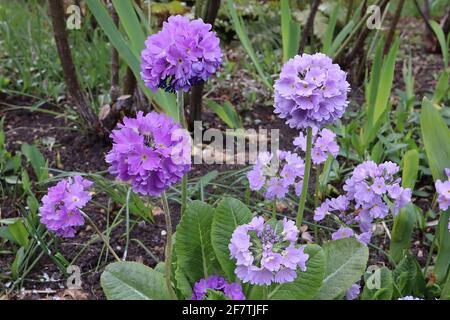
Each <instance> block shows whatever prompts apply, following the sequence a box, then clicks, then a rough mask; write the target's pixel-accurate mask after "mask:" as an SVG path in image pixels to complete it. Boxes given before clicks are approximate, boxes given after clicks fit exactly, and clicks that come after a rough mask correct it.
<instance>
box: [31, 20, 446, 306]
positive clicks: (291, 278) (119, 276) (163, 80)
mask: <svg viewBox="0 0 450 320" xmlns="http://www.w3.org/2000/svg"><path fill="white" fill-rule="evenodd" d="M141 59H142V63H141V77H142V80H143V81H144V83H145V85H146V86H147V87H148V88H150V89H151V90H157V89H158V88H162V89H164V90H166V91H168V92H176V93H177V96H178V100H177V101H178V108H179V116H178V119H171V118H170V117H168V116H166V115H164V114H159V113H156V112H151V113H149V114H144V113H142V112H139V113H138V114H137V115H136V117H135V118H129V117H125V118H124V120H123V123H121V124H119V125H118V126H117V128H116V129H115V130H114V131H113V132H112V133H111V139H112V141H113V146H112V149H111V151H110V152H109V153H108V154H107V155H106V162H107V163H108V164H109V165H110V167H109V173H110V174H111V175H112V176H114V177H115V178H117V180H119V181H121V182H122V183H124V184H126V185H128V186H129V193H128V196H127V199H129V198H130V193H131V192H134V193H136V194H139V195H140V196H142V197H161V200H162V206H163V209H164V214H165V219H166V227H167V228H166V229H167V235H166V237H167V240H166V248H165V261H164V262H160V263H159V264H158V265H157V266H156V267H155V268H153V269H152V268H149V267H147V266H145V265H143V264H140V263H136V262H125V261H122V259H121V258H120V257H118V255H117V254H116V253H115V252H114V249H113V248H112V247H111V246H110V245H109V244H108V240H107V239H106V238H105V237H104V236H103V234H102V233H101V232H100V231H99V230H98V228H97V227H96V225H95V222H94V221H92V220H91V219H90V218H89V216H88V215H87V214H85V213H84V211H83V208H84V207H85V206H86V205H87V204H88V202H89V201H90V200H91V194H90V193H89V189H90V188H91V187H92V184H93V182H91V181H89V179H87V178H86V179H85V178H82V177H80V176H75V177H73V178H67V179H65V180H62V181H60V182H59V183H58V184H57V185H56V186H53V187H51V188H49V189H48V194H47V195H46V196H44V197H43V198H42V206H41V208H40V217H41V222H42V223H43V224H44V225H45V226H46V227H47V229H48V230H49V231H51V232H53V233H55V234H56V235H57V236H60V237H74V236H76V229H77V227H79V226H81V225H83V224H84V223H85V221H86V220H87V221H88V222H89V223H90V224H92V227H93V228H94V230H95V231H96V232H98V233H99V236H100V237H101V239H102V240H103V241H105V244H106V245H107V247H108V249H109V250H110V252H111V253H112V255H113V256H114V258H115V259H116V260H117V262H115V263H112V264H110V265H108V266H107V267H106V269H105V271H104V272H103V274H102V276H101V284H102V287H103V290H104V292H105V294H106V297H107V298H109V299H192V300H205V299H208V300H224V299H231V300H245V299H349V300H351V299H356V298H358V297H360V298H362V299H380V298H381V299H403V300H411V299H423V298H427V296H426V291H425V289H424V287H425V283H424V280H423V278H422V279H420V278H421V277H420V276H418V277H417V279H418V280H417V279H416V280H414V279H410V278H408V275H409V273H408V272H409V271H408V270H412V269H413V270H415V271H417V272H418V274H421V271H420V270H418V269H417V268H418V265H417V262H416V261H415V260H414V259H413V258H412V257H411V256H409V255H407V254H405V258H404V259H403V260H401V262H400V263H398V265H397V268H396V269H395V270H394V271H393V272H392V271H391V270H389V269H387V268H386V267H383V268H378V267H377V268H375V269H372V270H369V271H368V270H367V267H368V265H367V264H368V257H369V247H370V246H371V239H372V237H373V232H374V230H375V229H376V225H383V224H384V220H385V219H386V218H389V217H390V218H392V217H395V216H396V215H397V214H398V213H399V211H400V210H402V208H404V207H405V206H407V205H408V204H410V203H411V196H412V190H411V189H410V188H408V187H405V186H403V185H402V178H401V172H400V167H399V165H397V164H396V163H393V162H390V161H386V162H383V163H379V164H377V163H375V162H374V161H371V160H368V161H364V162H362V163H360V164H358V165H357V166H356V167H355V168H354V170H353V172H350V173H349V174H350V175H349V178H348V179H347V180H346V181H345V183H344V184H343V185H342V188H339V190H341V191H340V194H339V195H337V196H336V197H333V198H326V199H322V201H321V202H319V199H318V194H317V192H316V193H315V195H314V196H315V207H314V208H310V210H311V212H313V213H314V218H313V219H314V223H315V224H316V228H317V225H318V224H321V223H323V224H326V226H327V227H328V228H329V227H332V228H333V230H335V231H334V232H333V233H332V235H331V239H321V240H323V241H319V236H320V235H319V234H318V232H317V229H315V232H314V238H315V242H316V243H323V244H322V246H319V245H318V244H316V243H314V242H313V241H308V243H306V242H305V240H304V239H305V238H303V237H302V236H301V234H302V232H303V231H301V230H302V228H301V227H302V225H303V222H304V221H303V218H304V211H305V207H306V200H307V193H308V185H309V182H310V181H309V180H310V172H311V168H312V166H315V167H316V170H319V168H320V167H321V165H323V164H324V163H325V162H326V160H327V159H336V157H337V155H338V153H339V145H338V141H337V139H336V134H335V133H334V132H333V131H331V130H330V129H329V128H325V126H326V125H332V124H333V123H334V122H335V121H336V120H337V119H339V118H341V117H342V115H343V114H344V112H345V111H346V108H347V105H348V104H349V101H348V99H347V94H348V92H349V91H350V85H349V83H348V82H347V79H346V77H347V75H346V73H345V72H344V71H343V70H341V68H340V66H339V65H337V64H335V63H333V62H332V60H331V58H329V57H328V56H326V55H324V54H322V53H316V54H312V55H310V54H302V55H297V56H295V57H293V58H291V59H290V60H288V61H287V62H286V63H285V64H284V66H283V67H282V70H281V73H280V75H279V79H278V80H276V82H275V84H274V112H275V113H276V114H277V115H278V116H279V117H280V118H282V119H284V120H285V121H286V125H288V126H290V127H291V128H294V129H295V130H298V131H299V132H298V137H297V138H296V139H295V140H294V141H292V150H294V152H290V151H281V150H278V151H276V152H274V153H268V152H265V153H260V154H259V156H258V159H257V161H256V163H255V164H254V165H253V167H252V168H251V169H250V171H248V173H247V177H246V178H247V180H248V185H249V190H248V191H249V192H259V193H261V194H262V195H263V197H264V198H265V200H268V201H270V202H273V213H272V215H271V216H266V215H265V214H260V213H258V212H252V211H251V210H250V209H249V208H248V207H247V205H246V204H244V203H243V202H241V201H240V200H237V199H234V198H230V197H223V198H222V199H220V201H217V202H215V205H214V206H213V205H210V204H208V203H206V202H202V201H193V202H191V203H190V204H189V205H188V204H187V201H186V197H187V196H186V192H187V190H186V187H187V174H188V172H189V170H190V169H191V149H192V146H191V143H190V137H189V133H187V131H186V130H185V129H183V128H184V127H185V120H184V110H183V93H184V92H189V91H190V88H191V87H192V86H193V85H195V84H197V83H200V82H204V81H207V79H208V78H209V77H211V76H212V75H213V74H214V73H215V72H216V71H217V69H218V68H219V66H220V65H221V63H222V53H221V50H220V47H219V39H218V38H217V36H216V35H215V33H214V32H212V31H211V25H209V24H205V23H203V21H202V20H201V19H198V20H193V21H189V20H188V19H187V18H185V17H182V16H174V17H170V18H169V19H168V21H167V22H164V25H163V28H162V30H161V31H160V32H158V33H157V34H154V35H152V36H150V37H149V38H148V39H147V41H146V42H145V49H144V50H143V51H142V54H141ZM447 142H448V141H447ZM297 152H298V153H297ZM300 152H302V154H303V153H304V158H302V157H301V156H300ZM445 174H446V177H447V179H449V178H450V170H449V169H446V171H445ZM180 182H181V192H180V193H181V195H182V196H181V215H182V218H181V221H180V223H179V224H178V226H177V228H176V233H175V234H172V222H171V215H170V211H169V204H168V199H167V196H166V193H165V192H166V190H167V189H168V188H173V187H174V186H176V185H177V184H178V183H180ZM436 190H437V192H438V198H437V201H438V203H439V207H440V209H441V210H442V211H446V210H448V207H449V203H450V180H445V179H439V180H436ZM289 194H295V195H297V196H298V198H299V202H298V211H297V212H296V213H292V214H291V217H292V219H288V218H286V217H284V218H283V219H282V220H280V219H278V217H279V216H278V214H277V200H278V201H280V200H283V199H285V198H286V197H287V196H288V195H289ZM448 229H450V221H447V224H446V226H445V228H441V229H440V232H441V233H442V232H444V233H445V232H446V233H448ZM441 236H442V235H441ZM447 262H448V261H447ZM371 277H377V278H376V279H375V280H376V281H373V278H371ZM418 281H422V282H423V284H421V285H418V284H417V283H418ZM370 283H377V284H378V287H377V286H369V285H368V284H370ZM442 283H443V282H441V283H437V284H436V285H440V284H442ZM447 285H448V284H447ZM446 290H450V289H449V288H447V289H446Z"/></svg>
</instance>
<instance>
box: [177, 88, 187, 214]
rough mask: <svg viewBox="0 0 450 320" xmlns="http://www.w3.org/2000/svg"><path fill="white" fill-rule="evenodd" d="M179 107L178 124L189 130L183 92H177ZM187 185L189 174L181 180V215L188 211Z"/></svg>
mask: <svg viewBox="0 0 450 320" xmlns="http://www.w3.org/2000/svg"><path fill="white" fill-rule="evenodd" d="M177 105H178V122H179V123H180V124H181V125H182V126H183V128H185V129H186V130H187V124H186V119H185V116H184V92H183V90H179V91H177ZM187 183H188V176H187V173H186V174H185V175H184V176H183V179H182V180H181V214H183V213H184V211H185V210H186V202H187Z"/></svg>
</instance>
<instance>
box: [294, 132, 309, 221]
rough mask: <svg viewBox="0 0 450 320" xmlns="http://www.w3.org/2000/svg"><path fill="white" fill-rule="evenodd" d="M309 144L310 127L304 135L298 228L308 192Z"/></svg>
mask: <svg viewBox="0 0 450 320" xmlns="http://www.w3.org/2000/svg"><path fill="white" fill-rule="evenodd" d="M311 145H312V129H311V127H309V128H308V129H307V137H306V159H305V173H304V175H303V186H302V194H301V196H300V201H299V203H298V212H297V227H298V228H300V226H301V225H302V220H303V211H305V204H306V194H307V193H308V183H309V173H310V171H311Z"/></svg>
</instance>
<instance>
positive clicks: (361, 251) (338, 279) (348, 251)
mask: <svg viewBox="0 0 450 320" xmlns="http://www.w3.org/2000/svg"><path fill="white" fill-rule="evenodd" d="M323 251H324V252H325V260H326V269H325V277H324V280H323V282H322V287H321V288H320V290H319V292H318V293H317V295H316V296H315V299H319V300H332V299H337V298H339V297H340V296H342V295H343V294H344V293H345V291H346V290H347V289H348V288H350V287H351V286H352V285H353V284H354V283H355V282H357V281H358V280H359V279H360V278H361V276H362V274H363V273H364V270H365V269H366V266H367V260H368V257H369V250H368V249H367V247H366V246H364V245H363V244H361V243H359V242H358V240H356V239H354V238H346V239H339V240H336V241H330V242H327V243H325V244H324V245H323Z"/></svg>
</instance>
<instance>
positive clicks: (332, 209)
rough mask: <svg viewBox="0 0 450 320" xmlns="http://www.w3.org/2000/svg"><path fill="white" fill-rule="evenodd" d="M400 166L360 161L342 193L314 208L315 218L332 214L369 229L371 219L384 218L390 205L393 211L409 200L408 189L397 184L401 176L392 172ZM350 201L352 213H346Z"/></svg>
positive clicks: (396, 210)
mask: <svg viewBox="0 0 450 320" xmlns="http://www.w3.org/2000/svg"><path fill="white" fill-rule="evenodd" d="M398 171H399V167H398V166H397V165H396V164H395V163H393V162H389V161H388V162H384V163H382V164H380V165H377V164H376V163H375V162H373V161H366V162H363V163H361V164H359V165H358V166H357V167H356V168H355V169H354V171H353V174H352V176H351V177H350V178H349V179H347V180H346V182H345V185H344V190H345V191H346V193H345V195H341V196H339V197H337V198H334V199H327V200H326V201H324V202H323V203H322V205H321V206H320V207H318V208H317V209H316V210H315V212H314V213H315V214H314V220H316V221H320V220H322V219H323V218H324V217H325V215H326V214H329V213H334V214H336V215H337V216H338V217H339V218H341V220H343V221H344V222H345V223H347V224H352V223H354V222H357V223H359V226H360V229H361V231H362V232H368V231H370V229H371V226H372V221H373V220H374V219H378V218H379V219H383V218H385V217H386V216H387V215H388V213H389V209H390V208H391V211H392V213H393V214H394V215H395V214H397V212H398V210H399V209H400V208H402V207H404V206H405V205H406V204H407V203H409V202H410V201H411V189H409V188H402V187H401V186H400V182H401V178H396V177H395V175H396V173H397V172H398ZM350 203H352V204H353V209H354V210H353V213H351V214H346V213H347V211H348V210H349V209H350Z"/></svg>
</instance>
